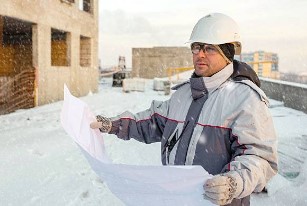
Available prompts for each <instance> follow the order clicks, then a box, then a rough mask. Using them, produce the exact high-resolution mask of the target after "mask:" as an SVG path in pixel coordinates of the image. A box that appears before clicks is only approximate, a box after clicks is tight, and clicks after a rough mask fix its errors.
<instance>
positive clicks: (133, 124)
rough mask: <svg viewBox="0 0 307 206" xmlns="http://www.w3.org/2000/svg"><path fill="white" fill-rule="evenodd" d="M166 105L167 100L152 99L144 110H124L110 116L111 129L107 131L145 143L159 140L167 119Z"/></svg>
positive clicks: (167, 104) (121, 137) (122, 137)
mask: <svg viewBox="0 0 307 206" xmlns="http://www.w3.org/2000/svg"><path fill="white" fill-rule="evenodd" d="M168 107H169V100H168V101H164V102H161V101H155V100H154V101H152V103H151V107H150V108H149V109H147V110H145V111H142V112H139V113H136V114H132V113H131V112H128V111H126V112H124V113H122V114H120V115H118V116H116V117H113V118H111V120H112V129H111V131H110V132H109V133H110V134H115V135H117V137H118V138H120V139H123V140H130V139H131V138H133V139H135V140H137V141H140V142H144V143H146V144H150V143H153V142H160V141H161V139H162V133H163V130H164V127H165V123H166V120H167V118H166V117H167V113H168Z"/></svg>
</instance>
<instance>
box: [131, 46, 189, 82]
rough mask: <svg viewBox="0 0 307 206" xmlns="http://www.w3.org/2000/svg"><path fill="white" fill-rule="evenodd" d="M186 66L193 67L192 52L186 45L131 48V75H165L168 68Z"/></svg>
mask: <svg viewBox="0 0 307 206" xmlns="http://www.w3.org/2000/svg"><path fill="white" fill-rule="evenodd" d="M186 67H191V68H192V67H193V62H192V54H191V50H190V49H189V48H188V47H153V48H133V49H132V72H131V73H132V77H140V78H147V79H152V78H155V77H159V78H160V77H167V76H168V68H186Z"/></svg>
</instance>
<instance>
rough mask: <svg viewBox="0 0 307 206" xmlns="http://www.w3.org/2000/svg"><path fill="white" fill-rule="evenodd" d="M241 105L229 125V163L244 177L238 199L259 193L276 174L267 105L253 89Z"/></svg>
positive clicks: (275, 158)
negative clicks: (230, 128)
mask: <svg viewBox="0 0 307 206" xmlns="http://www.w3.org/2000/svg"><path fill="white" fill-rule="evenodd" d="M263 94H264V93H263ZM241 95H243V96H244V92H243V94H242V93H241ZM265 98H266V97H265ZM261 100H263V101H261ZM241 108H242V109H241V110H240V111H239V112H238V115H237V117H236V120H235V121H234V124H233V125H232V140H233V142H232V145H231V149H232V151H233V158H232V161H231V162H230V164H229V165H228V170H230V171H236V174H239V175H240V176H241V178H242V180H243V191H242V193H241V194H240V195H239V197H237V198H242V197H245V196H247V195H250V194H251V193H252V192H261V191H262V190H263V188H264V187H265V185H266V184H267V182H268V181H269V180H270V179H271V178H272V177H273V176H274V175H275V174H276V173H277V137H276V134H275V129H274V125H273V121H272V117H271V114H270V112H269V109H268V105H267V104H266V103H265V101H264V99H263V98H259V95H258V94H257V93H256V92H254V91H253V92H252V95H249V97H248V98H247V99H246V100H245V101H244V103H242V105H241Z"/></svg>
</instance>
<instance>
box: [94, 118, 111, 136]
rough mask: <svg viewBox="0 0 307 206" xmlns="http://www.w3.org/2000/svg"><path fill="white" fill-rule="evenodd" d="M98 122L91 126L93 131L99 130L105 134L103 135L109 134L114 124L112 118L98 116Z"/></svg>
mask: <svg viewBox="0 0 307 206" xmlns="http://www.w3.org/2000/svg"><path fill="white" fill-rule="evenodd" d="M96 120H97V121H95V122H92V123H91V124H90V127H91V128H92V129H99V130H100V132H103V133H108V132H110V131H111V128H112V122H111V120H110V118H107V117H103V116H100V115H97V116H96Z"/></svg>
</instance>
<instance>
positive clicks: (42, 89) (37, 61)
mask: <svg viewBox="0 0 307 206" xmlns="http://www.w3.org/2000/svg"><path fill="white" fill-rule="evenodd" d="M32 42H33V43H32V44H33V66H34V67H35V70H36V82H37V94H36V96H37V97H36V106H37V105H42V104H46V103H48V101H47V99H46V96H47V94H46V88H48V68H50V65H51V28H50V27H49V26H46V25H42V24H36V25H33V26H32Z"/></svg>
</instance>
